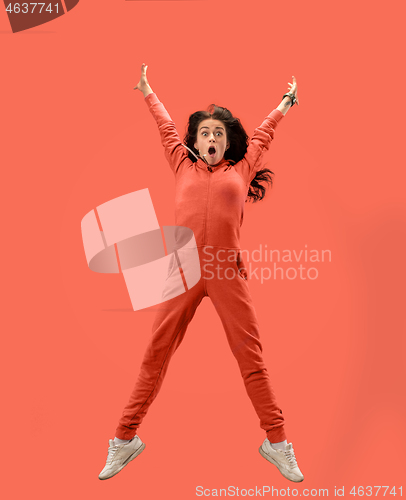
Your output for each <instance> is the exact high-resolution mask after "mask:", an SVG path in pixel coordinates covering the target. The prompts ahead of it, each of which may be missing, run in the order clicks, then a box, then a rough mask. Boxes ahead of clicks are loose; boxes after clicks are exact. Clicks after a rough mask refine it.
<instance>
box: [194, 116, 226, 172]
mask: <svg viewBox="0 0 406 500" xmlns="http://www.w3.org/2000/svg"><path fill="white" fill-rule="evenodd" d="M194 146H195V148H196V149H197V150H198V151H199V154H200V156H202V157H203V156H204V158H206V161H207V163H208V164H209V165H215V164H216V163H218V162H219V161H220V160H222V159H223V157H224V153H225V151H226V150H227V149H228V148H229V146H230V144H229V143H228V142H227V134H226V127H225V125H224V123H223V122H222V121H220V120H213V118H208V119H207V120H202V121H201V122H200V123H199V126H198V127H197V137H196V142H195V144H194Z"/></svg>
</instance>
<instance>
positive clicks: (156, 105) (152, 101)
mask: <svg viewBox="0 0 406 500" xmlns="http://www.w3.org/2000/svg"><path fill="white" fill-rule="evenodd" d="M145 102H146V103H147V106H148V108H149V110H150V111H151V113H152V116H153V117H154V118H155V121H156V122H157V125H158V129H159V133H160V134H161V142H162V145H163V147H164V149H165V157H166V159H167V160H168V162H169V166H170V167H171V169H172V170H173V173H174V174H175V175H176V173H177V172H178V170H179V167H180V165H181V164H182V162H183V161H184V160H185V159H186V158H187V157H188V151H187V149H186V148H185V147H183V146H182V142H181V140H180V139H179V135H178V132H177V130H176V127H175V124H174V122H173V121H172V119H171V117H170V116H169V113H168V112H167V111H166V109H165V107H164V105H163V104H162V103H161V101H160V100H159V99H158V97H157V96H156V94H155V93H152V94H148V95H147V97H145Z"/></svg>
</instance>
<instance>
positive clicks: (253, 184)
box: [99, 64, 303, 482]
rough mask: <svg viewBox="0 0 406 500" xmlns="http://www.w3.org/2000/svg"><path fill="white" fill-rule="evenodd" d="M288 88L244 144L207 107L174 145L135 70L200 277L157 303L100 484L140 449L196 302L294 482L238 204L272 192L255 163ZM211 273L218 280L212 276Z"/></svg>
mask: <svg viewBox="0 0 406 500" xmlns="http://www.w3.org/2000/svg"><path fill="white" fill-rule="evenodd" d="M292 79H293V83H289V89H288V93H287V94H285V95H284V96H283V98H282V102H281V103H280V104H279V106H278V107H277V108H276V109H274V110H273V111H272V112H271V113H270V114H269V115H268V116H267V117H266V118H265V120H264V121H263V123H262V124H261V126H260V127H258V128H257V129H256V130H255V131H254V135H253V137H252V139H251V140H250V141H249V140H248V136H247V134H246V132H245V130H244V128H243V127H242V125H241V123H240V120H239V119H238V118H236V117H234V116H233V115H232V114H231V113H230V111H229V110H228V109H226V108H222V107H219V106H215V105H211V106H210V107H209V109H208V111H197V112H196V113H193V114H192V115H191V116H190V117H189V123H188V129H187V134H186V137H185V139H184V142H183V143H182V141H181V140H180V138H179V136H178V133H177V131H176V128H175V124H174V123H173V121H172V120H171V117H170V116H169V114H168V112H167V111H166V109H165V107H164V106H163V104H162V103H161V102H160V101H159V99H158V97H157V96H156V94H155V93H154V92H153V91H152V89H151V87H150V85H149V83H148V80H147V66H146V65H145V64H143V65H142V66H141V78H140V81H139V82H138V84H137V86H136V87H135V89H138V90H140V91H141V92H142V93H143V95H144V98H145V102H146V104H147V106H148V108H149V110H150V112H151V113H152V116H153V117H154V119H155V121H156V122H157V125H158V129H159V132H160V135H161V140H162V144H163V147H164V150H165V156H166V159H167V160H168V162H169V166H170V167H171V169H172V171H173V173H174V175H175V181H176V196H175V224H176V226H184V227H186V228H189V229H191V230H192V231H193V234H194V236H195V239H196V245H197V251H198V255H199V260H200V267H201V278H200V280H199V281H198V283H197V284H196V285H194V286H193V287H192V288H189V289H188V290H187V291H186V292H184V293H182V294H180V295H178V296H176V297H174V298H172V299H169V300H167V301H165V302H163V303H162V304H160V308H159V310H158V312H157V315H156V317H155V320H154V324H153V327H152V338H151V340H150V343H149V345H148V347H147V350H146V353H145V355H144V359H143V362H142V364H141V368H140V373H139V376H138V380H137V382H136V384H135V387H134V389H133V392H132V394H131V396H130V399H129V402H128V404H127V406H126V407H125V409H124V411H123V414H122V417H121V419H120V421H119V424H118V427H117V429H116V433H115V438H114V440H113V439H110V441H109V449H108V455H107V462H106V465H105V467H104V469H103V470H102V471H101V473H100V475H99V478H100V479H108V478H110V477H112V476H114V475H115V474H117V473H118V472H120V471H121V470H122V469H123V468H124V467H125V466H126V465H127V464H128V463H129V462H130V461H131V460H133V459H134V458H136V457H137V456H138V455H139V454H140V453H141V452H142V451H143V449H144V448H145V444H144V443H143V442H142V441H141V439H140V438H139V436H138V435H137V431H138V428H139V426H140V424H141V422H142V420H143V418H144V417H145V415H146V413H147V411H148V408H149V407H150V405H151V403H152V402H153V400H154V399H155V398H156V396H157V394H158V392H159V390H160V388H161V385H162V382H163V379H164V377H165V374H166V371H167V369H168V364H169V362H170V360H171V358H172V356H173V354H174V353H175V351H176V349H177V348H178V347H179V345H180V344H181V342H182V340H183V338H184V335H185V333H186V329H187V327H188V325H189V323H190V321H191V320H192V318H193V316H194V314H195V311H196V309H197V307H198V306H199V304H200V302H201V301H202V299H203V298H204V297H210V299H211V301H212V302H213V305H214V307H215V309H216V311H217V313H218V314H219V316H220V319H221V322H222V324H223V327H224V330H225V333H226V336H227V340H228V342H229V344H230V347H231V351H232V353H233V354H234V356H235V358H236V360H237V362H238V365H239V368H240V371H241V375H242V378H243V381H244V384H245V388H246V390H247V393H248V396H249V397H250V399H251V401H252V404H253V406H254V409H255V411H256V413H257V415H258V417H259V420H260V426H261V428H262V429H263V430H264V431H265V432H266V439H265V441H264V442H263V443H262V445H261V446H260V448H259V452H260V454H261V455H262V456H263V457H264V458H265V459H266V460H268V461H269V462H271V463H272V464H274V465H276V467H277V468H278V469H279V471H280V472H281V474H282V475H283V476H284V477H285V478H287V479H289V480H291V481H294V482H300V481H303V474H302V473H301V471H300V469H299V467H298V465H297V462H296V458H295V454H294V452H293V447H292V443H288V442H287V439H286V435H285V430H284V416H283V414H282V410H281V409H280V407H279V406H278V404H277V402H276V398H275V394H274V391H273V389H272V386H271V384H270V380H269V375H268V372H267V369H266V366H265V364H264V361H263V358H262V346H261V342H260V337H259V326H258V321H257V317H256V313H255V309H254V306H253V303H252V299H251V294H250V291H249V287H248V283H247V277H248V276H247V272H246V270H245V268H244V264H243V261H242V259H241V250H240V226H241V224H242V220H243V214H244V203H245V201H247V200H248V199H249V200H252V201H254V202H255V201H259V200H261V199H262V198H263V196H264V193H265V187H264V186H263V185H261V182H263V181H265V182H268V183H271V184H272V174H273V172H271V171H270V170H269V169H265V168H261V167H262V157H263V154H264V152H265V151H267V150H268V148H269V146H270V143H271V141H272V139H273V137H274V130H275V128H276V126H277V125H278V123H279V122H280V121H281V120H282V118H283V117H284V115H286V113H287V112H288V110H289V108H290V107H291V106H293V105H294V104H295V103H297V104H299V103H298V98H297V83H296V79H295V77H292ZM208 263H209V264H210V267H209V268H208V266H207V264H208ZM214 269H215V270H216V271H218V272H216V273H214V272H213V270H214ZM230 270H231V274H230ZM227 271H229V272H227ZM230 277H231V278H230Z"/></svg>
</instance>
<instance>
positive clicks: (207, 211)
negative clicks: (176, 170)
mask: <svg viewBox="0 0 406 500" xmlns="http://www.w3.org/2000/svg"><path fill="white" fill-rule="evenodd" d="M182 146H183V147H184V148H186V149H187V150H188V151H190V152H191V153H192V155H193V156H194V157H195V158H196V159H197V161H199V159H200V160H202V161H204V163H206V165H207V170H206V171H207V173H208V176H209V182H208V186H207V206H206V217H205V219H204V233H203V245H206V232H207V221H208V215H209V202H210V177H211V175H210V174H209V172H213V169H212V168H211V166H210V165H209V163H208V161H207V160H206V158H205V157H204V156H203V157H201V156H200V155H199V156H198V157H197V156H196V155H195V153H194V152H193V151H192V150H191V149H190V148H188V147H187V146H186V144H182Z"/></svg>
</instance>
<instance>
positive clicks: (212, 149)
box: [208, 146, 216, 158]
mask: <svg viewBox="0 0 406 500" xmlns="http://www.w3.org/2000/svg"><path fill="white" fill-rule="evenodd" d="M208 153H209V156H211V157H212V158H213V156H214V155H215V154H216V148H215V147H214V146H210V147H209V151H208Z"/></svg>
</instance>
